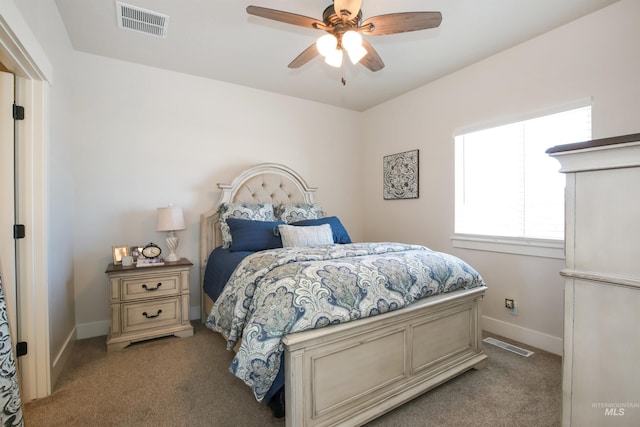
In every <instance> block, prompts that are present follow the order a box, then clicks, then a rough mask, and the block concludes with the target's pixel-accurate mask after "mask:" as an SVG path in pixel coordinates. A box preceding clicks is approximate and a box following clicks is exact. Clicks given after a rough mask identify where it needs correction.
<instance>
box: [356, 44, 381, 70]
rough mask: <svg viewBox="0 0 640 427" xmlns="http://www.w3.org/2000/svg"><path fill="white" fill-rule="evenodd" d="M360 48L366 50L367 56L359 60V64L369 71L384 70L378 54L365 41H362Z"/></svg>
mask: <svg viewBox="0 0 640 427" xmlns="http://www.w3.org/2000/svg"><path fill="white" fill-rule="evenodd" d="M362 46H364V48H365V49H367V54H366V55H365V56H364V58H362V59H361V60H360V63H361V64H362V65H364V66H365V67H367V68H368V69H370V70H371V71H374V72H375V71H380V70H382V69H383V68H384V62H382V58H380V55H378V52H376V50H375V49H374V48H373V46H371V43H369V42H368V41H367V40H365V39H362Z"/></svg>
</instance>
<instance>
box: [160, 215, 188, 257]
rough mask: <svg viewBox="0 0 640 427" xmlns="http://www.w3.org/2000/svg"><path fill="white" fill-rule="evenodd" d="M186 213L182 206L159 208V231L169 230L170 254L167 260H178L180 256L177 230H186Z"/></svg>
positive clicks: (168, 246) (168, 245)
mask: <svg viewBox="0 0 640 427" xmlns="http://www.w3.org/2000/svg"><path fill="white" fill-rule="evenodd" d="M185 228H186V227H185V226H184V215H183V213H182V209H181V208H176V207H174V206H172V205H169V207H166V208H158V227H157V228H156V230H157V231H167V232H168V233H167V239H166V242H167V248H169V255H167V256H166V257H165V258H164V259H165V261H169V262H173V261H178V260H179V259H180V258H179V257H178V255H177V254H176V249H177V248H178V242H179V239H178V236H176V231H178V230H184V229H185Z"/></svg>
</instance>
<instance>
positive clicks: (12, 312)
mask: <svg viewBox="0 0 640 427" xmlns="http://www.w3.org/2000/svg"><path fill="white" fill-rule="evenodd" d="M14 80H15V79H14V76H13V74H10V73H5V72H1V71H0V274H1V275H2V286H3V290H4V295H5V300H6V303H7V312H8V315H9V327H10V328H11V338H12V340H13V348H15V343H16V342H17V337H18V336H17V332H16V331H17V320H16V319H17V312H16V307H17V303H16V301H17V289H16V258H15V240H14V238H13V225H14V223H15V222H14V218H15V173H14V159H15V157H14V124H13V99H14Z"/></svg>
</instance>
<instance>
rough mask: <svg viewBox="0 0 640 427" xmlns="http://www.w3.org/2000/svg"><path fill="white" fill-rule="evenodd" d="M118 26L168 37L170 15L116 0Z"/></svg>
mask: <svg viewBox="0 0 640 427" xmlns="http://www.w3.org/2000/svg"><path fill="white" fill-rule="evenodd" d="M116 13H117V15H118V27H119V28H126V29H127V30H132V31H137V32H140V33H145V34H150V35H152V36H156V37H161V38H163V39H164V38H166V37H167V27H168V25H169V16H167V15H164V14H162V13H158V12H153V11H151V10H147V9H142V8H140V7H136V6H131V5H128V4H124V3H121V2H119V1H117V2H116Z"/></svg>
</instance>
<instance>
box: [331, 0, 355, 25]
mask: <svg viewBox="0 0 640 427" xmlns="http://www.w3.org/2000/svg"><path fill="white" fill-rule="evenodd" d="M361 6H362V0H333V9H334V10H335V11H336V14H337V15H338V16H339V17H340V18H342V21H348V20H349V19H353V18H355V17H356V16H358V12H360V7H361Z"/></svg>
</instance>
